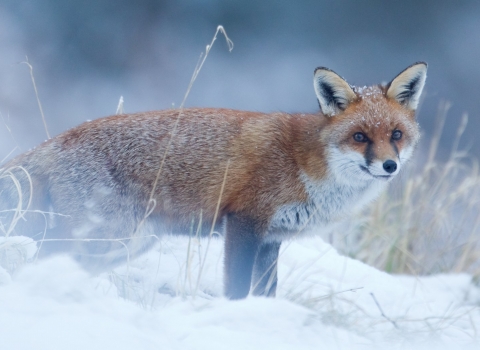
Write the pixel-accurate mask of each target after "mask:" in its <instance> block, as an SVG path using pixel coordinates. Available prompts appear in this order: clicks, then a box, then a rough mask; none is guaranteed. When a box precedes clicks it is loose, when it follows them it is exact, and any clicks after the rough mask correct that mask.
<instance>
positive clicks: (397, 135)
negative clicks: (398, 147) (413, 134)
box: [392, 130, 402, 141]
mask: <svg viewBox="0 0 480 350" xmlns="http://www.w3.org/2000/svg"><path fill="white" fill-rule="evenodd" d="M401 138H402V132H401V131H400V130H394V131H393V132H392V140H395V141H398V140H400V139H401Z"/></svg>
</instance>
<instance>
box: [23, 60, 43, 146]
mask: <svg viewBox="0 0 480 350" xmlns="http://www.w3.org/2000/svg"><path fill="white" fill-rule="evenodd" d="M25 59H26V61H25V62H21V63H24V64H26V65H27V66H28V68H30V77H31V78H32V84H33V89H34V90H35V96H36V98H37V103H38V108H39V109H40V114H41V115H42V121H43V126H44V127H45V132H46V133H47V138H50V133H49V132H48V128H47V121H46V120H45V115H44V114H43V109H42V104H41V103H40V98H39V97H38V90H37V84H35V78H34V76H33V67H32V65H31V64H30V63H29V62H28V57H25Z"/></svg>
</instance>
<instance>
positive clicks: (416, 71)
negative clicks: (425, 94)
mask: <svg viewBox="0 0 480 350" xmlns="http://www.w3.org/2000/svg"><path fill="white" fill-rule="evenodd" d="M426 78H427V64H426V63H425V62H417V63H414V64H412V65H411V66H410V67H408V68H407V69H405V70H404V71H403V72H401V73H400V74H399V75H397V76H396V77H395V78H394V79H393V80H392V81H391V82H390V84H388V85H387V97H388V98H391V99H395V100H397V102H398V103H400V104H401V105H404V106H405V107H407V108H408V109H411V110H413V111H414V110H416V109H417V106H418V100H419V98H420V95H421V94H422V90H423V86H424V85H425V79H426Z"/></svg>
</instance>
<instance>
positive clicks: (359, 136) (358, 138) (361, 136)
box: [353, 132, 368, 142]
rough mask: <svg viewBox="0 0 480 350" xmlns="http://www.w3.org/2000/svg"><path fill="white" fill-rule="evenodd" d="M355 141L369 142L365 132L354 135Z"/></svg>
mask: <svg viewBox="0 0 480 350" xmlns="http://www.w3.org/2000/svg"><path fill="white" fill-rule="evenodd" d="M353 139H354V140H355V141H357V142H367V141H368V139H367V136H365V134H364V133H363V132H356V133H355V134H354V135H353Z"/></svg>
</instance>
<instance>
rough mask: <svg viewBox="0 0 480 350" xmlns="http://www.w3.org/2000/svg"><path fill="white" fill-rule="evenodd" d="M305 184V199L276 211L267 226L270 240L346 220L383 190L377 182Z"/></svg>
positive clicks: (383, 185) (382, 185)
mask: <svg viewBox="0 0 480 350" xmlns="http://www.w3.org/2000/svg"><path fill="white" fill-rule="evenodd" d="M304 183H305V189H306V191H307V193H308V195H309V197H308V200H307V201H305V202H294V203H289V204H285V205H283V206H281V207H280V208H278V209H277V211H276V212H275V214H274V215H273V217H272V219H271V221H270V225H269V230H268V236H272V237H271V238H274V236H276V235H281V236H283V235H284V233H285V232H288V233H289V234H296V233H298V232H299V231H302V230H304V229H306V228H311V227H314V226H320V227H325V226H327V225H329V224H332V223H335V222H338V221H340V220H344V219H347V218H348V217H349V216H350V215H351V214H352V213H353V212H355V211H358V210H361V209H362V208H364V207H365V205H367V204H368V203H369V202H371V201H372V200H374V199H375V198H376V197H378V195H379V194H380V193H381V192H382V190H383V189H384V188H385V184H383V183H378V182H376V181H371V182H363V181H362V182H360V183H354V182H352V183H351V184H350V183H338V182H335V181H328V182H323V183H314V182H311V181H304ZM282 233H283V234H282Z"/></svg>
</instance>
